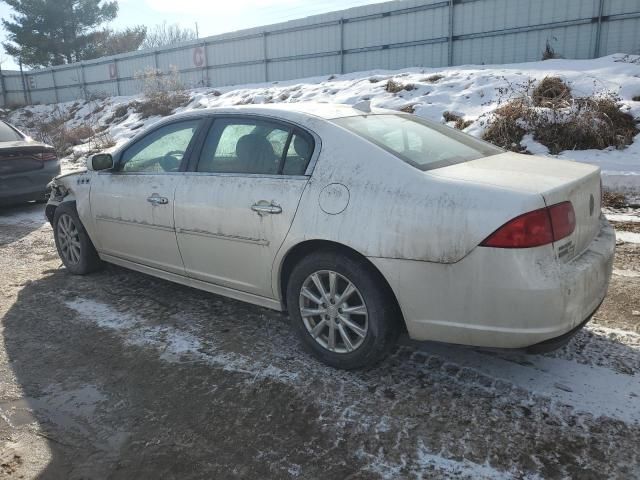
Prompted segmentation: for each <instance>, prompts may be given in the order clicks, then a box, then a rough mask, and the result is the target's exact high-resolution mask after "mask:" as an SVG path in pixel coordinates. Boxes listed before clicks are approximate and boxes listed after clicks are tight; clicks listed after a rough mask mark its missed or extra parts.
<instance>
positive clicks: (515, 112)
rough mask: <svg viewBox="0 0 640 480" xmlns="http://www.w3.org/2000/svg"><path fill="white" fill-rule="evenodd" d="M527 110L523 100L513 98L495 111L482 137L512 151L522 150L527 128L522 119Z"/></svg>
mask: <svg viewBox="0 0 640 480" xmlns="http://www.w3.org/2000/svg"><path fill="white" fill-rule="evenodd" d="M524 111H525V106H524V104H523V102H521V101H518V100H513V101H511V102H509V103H507V104H505V105H503V106H501V107H499V108H498V109H496V111H495V112H494V117H493V121H492V122H491V123H490V124H489V126H488V127H487V128H486V130H485V131H484V134H483V135H482V138H483V139H484V140H486V141H487V142H491V143H493V144H494V145H497V146H498V147H501V148H504V149H505V150H511V151H512V152H521V151H523V150H524V149H523V148H522V146H521V145H520V142H521V141H522V138H523V137H524V134H525V133H526V131H525V129H524V128H523V127H522V125H521V122H520V119H521V118H522V116H523V114H524Z"/></svg>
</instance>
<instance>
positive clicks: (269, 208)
mask: <svg viewBox="0 0 640 480" xmlns="http://www.w3.org/2000/svg"><path fill="white" fill-rule="evenodd" d="M251 210H253V211H254V212H258V213H259V214H260V215H265V214H274V213H282V207H281V206H280V205H276V204H274V203H273V202H271V203H267V202H266V201H264V200H261V201H259V202H257V203H254V204H253V205H251Z"/></svg>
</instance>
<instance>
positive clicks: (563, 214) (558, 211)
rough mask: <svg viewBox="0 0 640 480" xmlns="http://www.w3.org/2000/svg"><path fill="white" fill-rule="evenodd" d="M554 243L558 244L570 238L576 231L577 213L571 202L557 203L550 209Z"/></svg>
mask: <svg viewBox="0 0 640 480" xmlns="http://www.w3.org/2000/svg"><path fill="white" fill-rule="evenodd" d="M549 216H550V217H551V227H552V228H553V241H554V242H557V241H558V240H562V239H563V238H565V237H568V236H569V235H571V234H572V233H573V231H574V230H575V229H576V212H575V211H574V210H573V205H571V202H562V203H557V204H556V205H552V206H550V207H549Z"/></svg>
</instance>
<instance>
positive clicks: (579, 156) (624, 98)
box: [8, 55, 640, 190]
mask: <svg viewBox="0 0 640 480" xmlns="http://www.w3.org/2000/svg"><path fill="white" fill-rule="evenodd" d="M545 76H558V77H560V78H562V79H563V80H564V81H565V82H566V83H567V84H568V85H569V86H570V88H571V90H572V92H573V94H574V96H590V95H593V94H598V93H602V92H605V91H607V92H613V93H615V94H617V95H618V96H619V97H620V99H621V104H622V109H623V110H624V111H627V112H629V113H630V114H631V115H632V116H633V117H634V118H636V119H637V120H639V121H640V101H638V100H640V57H639V56H628V55H612V56H608V57H603V58H600V59H596V60H548V61H544V62H533V63H522V64H512V65H491V66H489V65H482V66H480V65H470V66H462V67H451V68H440V69H433V68H411V69H405V70H397V71H382V70H376V71H367V72H358V73H350V74H346V75H331V76H323V77H314V78H306V79H299V80H292V81H283V82H272V83H268V84H253V85H243V86H234V87H224V88H206V89H205V88H200V89H195V90H190V91H189V92H188V94H189V96H190V100H189V102H188V104H187V105H186V106H184V107H180V108H178V109H177V110H176V112H181V111H186V110H192V109H199V108H207V107H219V106H229V105H238V104H250V103H254V104H258V103H269V102H270V103H280V102H284V103H289V102H300V101H316V102H330V103H348V104H353V103H356V102H358V101H361V100H371V102H372V105H373V106H377V107H384V108H391V109H395V110H400V109H405V110H406V111H413V112H414V113H415V114H416V115H419V116H422V117H426V118H429V119H432V120H436V121H442V122H444V121H445V120H444V118H443V113H444V112H451V113H453V114H455V115H458V116H460V117H462V118H463V119H464V120H468V121H470V122H471V123H470V125H469V126H468V127H466V129H465V131H466V132H467V133H470V134H472V135H475V136H481V135H482V133H483V131H484V129H485V128H486V125H487V120H488V119H489V118H490V116H491V113H492V112H493V111H494V110H495V109H496V108H497V106H498V105H499V101H500V100H503V101H504V100H505V98H506V97H507V96H508V95H509V94H512V93H513V91H514V90H518V88H519V85H522V84H526V83H527V82H528V81H529V80H541V79H542V78H544V77H545ZM390 79H393V84H394V86H395V87H398V88H403V87H404V88H403V89H402V90H399V91H391V92H390V91H388V88H387V85H388V81H389V80H390ZM213 80H214V81H215V77H214V78H213ZM391 90H397V88H392V89H391ZM634 98H635V99H636V100H635V101H634V100H633V99H634ZM136 100H141V98H140V97H113V98H107V99H103V100H93V101H89V102H67V103H62V104H57V105H37V106H30V107H25V108H20V109H17V110H15V111H13V112H11V113H10V114H9V116H8V120H9V121H11V122H13V123H14V124H16V125H17V126H18V127H19V128H22V129H23V130H25V131H26V132H28V133H31V134H33V135H35V132H34V128H35V127H36V125H37V124H38V122H43V121H48V120H50V119H51V118H54V117H55V116H59V117H60V116H62V117H63V118H65V119H66V122H65V123H66V126H67V127H68V128H69V129H73V128H76V127H78V126H83V125H85V126H86V125H91V126H93V128H94V129H97V130H100V129H104V132H103V135H106V136H107V137H109V139H111V138H112V139H113V140H114V141H115V144H116V146H117V145H120V144H122V143H123V142H125V141H126V140H127V139H129V138H130V137H132V136H133V135H135V134H137V133H139V132H140V131H141V129H142V128H143V127H146V126H149V125H151V124H152V123H154V122H156V121H158V120H159V118H160V117H157V116H156V117H150V118H147V119H144V120H142V119H141V117H140V114H138V113H135V109H134V108H129V109H128V110H127V107H126V105H129V104H130V103H131V102H134V101H136ZM116 113H117V115H115V116H114V114H116ZM452 125H453V124H452ZM84 140H86V141H84ZM77 143H78V145H76V146H74V147H73V154H71V155H69V156H67V157H66V158H65V159H64V164H65V169H72V168H78V167H80V166H83V154H84V153H86V152H87V151H89V150H90V149H95V148H96V141H95V140H93V141H89V140H88V139H81V141H79V142H77ZM98 145H99V143H98ZM523 145H525V146H526V147H527V149H528V150H529V151H531V152H533V153H536V154H543V155H549V153H548V150H547V149H546V147H544V146H543V145H541V144H539V143H537V142H535V141H534V140H533V138H532V137H530V136H527V137H525V141H524V142H523ZM112 148H115V146H114V147H112ZM559 156H560V157H561V158H566V159H573V160H578V161H581V162H589V163H594V164H597V165H599V166H601V167H602V170H603V173H604V176H605V184H606V185H608V186H610V187H613V188H631V189H634V190H635V189H640V135H639V136H636V137H635V142H634V143H633V144H632V145H631V146H629V147H627V148H625V149H623V150H616V149H614V148H610V149H606V150H584V151H565V152H562V153H561V154H560V155H559Z"/></svg>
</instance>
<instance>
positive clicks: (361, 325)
mask: <svg viewBox="0 0 640 480" xmlns="http://www.w3.org/2000/svg"><path fill="white" fill-rule="evenodd" d="M299 303H300V315H301V316H302V321H303V323H304V326H305V327H306V329H307V332H309V334H310V335H311V337H312V338H313V339H314V340H315V341H316V342H317V343H318V344H320V345H321V346H322V347H323V348H325V349H327V350H329V351H331V352H335V353H350V352H353V351H355V350H356V349H358V348H359V347H360V346H361V345H362V343H363V342H364V339H365V338H366V336H367V332H368V329H369V315H368V312H367V306H366V305H365V303H364V299H363V297H362V295H361V294H360V292H359V291H358V289H357V288H356V286H355V285H354V284H353V283H352V282H351V281H350V280H349V279H348V278H346V277H345V276H344V275H341V274H339V273H337V272H334V271H331V270H320V271H317V272H315V273H312V274H311V275H309V276H308V277H307V279H306V280H305V281H304V283H303V284H302V288H301V289H300V298H299Z"/></svg>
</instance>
